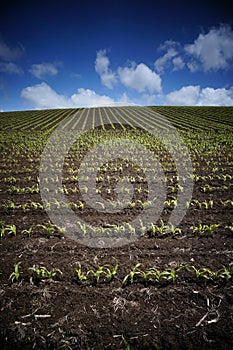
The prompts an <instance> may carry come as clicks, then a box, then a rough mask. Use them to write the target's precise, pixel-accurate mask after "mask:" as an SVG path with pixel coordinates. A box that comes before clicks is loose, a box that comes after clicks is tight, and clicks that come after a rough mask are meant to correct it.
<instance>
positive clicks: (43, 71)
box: [29, 62, 58, 79]
mask: <svg viewBox="0 0 233 350" xmlns="http://www.w3.org/2000/svg"><path fill="white" fill-rule="evenodd" d="M29 72H30V73H31V74H32V75H34V77H36V78H38V79H44V78H45V77H46V76H47V75H49V76H53V75H56V74H57V73H58V69H57V64H55V63H48V62H44V63H39V64H33V65H32V66H31V68H30V69H29Z"/></svg>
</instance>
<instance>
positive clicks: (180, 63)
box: [172, 56, 185, 71]
mask: <svg viewBox="0 0 233 350" xmlns="http://www.w3.org/2000/svg"><path fill="white" fill-rule="evenodd" d="M172 63H173V70H174V71H176V70H180V69H183V68H184V66H185V63H184V60H183V58H182V57H180V56H177V57H175V58H173V60H172Z"/></svg>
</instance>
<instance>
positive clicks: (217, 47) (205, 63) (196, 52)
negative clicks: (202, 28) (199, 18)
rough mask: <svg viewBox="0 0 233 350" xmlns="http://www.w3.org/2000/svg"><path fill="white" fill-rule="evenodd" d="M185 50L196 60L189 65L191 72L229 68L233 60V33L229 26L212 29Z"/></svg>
mask: <svg viewBox="0 0 233 350" xmlns="http://www.w3.org/2000/svg"><path fill="white" fill-rule="evenodd" d="M184 49H185V51H186V53H188V54H189V55H190V56H191V57H193V59H194V62H191V63H189V64H188V67H189V69H190V70H191V71H196V70H201V69H203V70H204V71H209V70H219V69H226V68H229V67H230V66H232V60H233V31H232V29H231V27H230V26H228V25H222V26H220V27H219V28H212V29H211V30H210V31H209V32H208V33H207V34H200V35H199V36H198V38H197V39H196V40H195V41H194V43H193V44H190V45H186V46H185V47H184Z"/></svg>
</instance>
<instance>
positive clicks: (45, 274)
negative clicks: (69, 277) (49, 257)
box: [28, 266, 63, 280]
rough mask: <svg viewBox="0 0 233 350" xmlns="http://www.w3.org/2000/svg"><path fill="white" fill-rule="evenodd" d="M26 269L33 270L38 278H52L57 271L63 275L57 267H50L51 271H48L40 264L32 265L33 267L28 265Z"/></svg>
mask: <svg viewBox="0 0 233 350" xmlns="http://www.w3.org/2000/svg"><path fill="white" fill-rule="evenodd" d="M28 269H29V270H30V271H34V272H35V273H36V276H37V278H38V279H39V280H41V279H44V278H53V277H55V276H56V274H57V273H59V274H60V275H61V276H62V275H63V273H62V272H61V270H59V269H52V270H51V271H49V270H47V268H46V267H44V266H41V267H35V266H33V267H29V268H28Z"/></svg>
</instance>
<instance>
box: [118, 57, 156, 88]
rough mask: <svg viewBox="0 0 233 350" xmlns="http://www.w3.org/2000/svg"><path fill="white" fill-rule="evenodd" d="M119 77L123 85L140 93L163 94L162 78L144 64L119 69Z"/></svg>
mask: <svg viewBox="0 0 233 350" xmlns="http://www.w3.org/2000/svg"><path fill="white" fill-rule="evenodd" d="M118 75H119V79H120V81H121V83H122V84H123V85H125V86H126V87H129V88H131V89H134V90H136V91H138V92H145V91H148V92H150V93H153V92H161V90H162V88H161V78H160V76H159V75H158V74H157V73H155V72H153V71H152V70H151V69H150V68H149V67H147V66H146V65H145V64H144V63H140V64H139V65H132V66H131V67H130V68H128V67H124V68H122V67H119V68H118Z"/></svg>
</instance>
